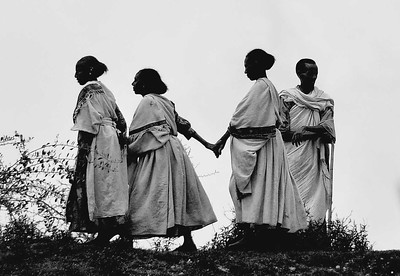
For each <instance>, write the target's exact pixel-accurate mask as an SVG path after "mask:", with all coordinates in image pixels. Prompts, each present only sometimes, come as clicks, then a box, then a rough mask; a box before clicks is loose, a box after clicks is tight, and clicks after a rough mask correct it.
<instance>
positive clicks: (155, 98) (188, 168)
mask: <svg viewBox="0 0 400 276" xmlns="http://www.w3.org/2000/svg"><path fill="white" fill-rule="evenodd" d="M129 131H130V137H129V139H130V144H129V150H128V152H129V155H130V156H129V158H135V157H138V158H137V163H136V162H133V163H131V164H130V165H129V167H128V174H129V185H130V191H129V197H130V200H129V212H128V218H129V225H130V226H129V231H130V234H131V235H133V236H139V237H140V236H142V237H151V236H168V235H171V236H175V235H180V234H181V233H179V231H175V230H174V231H172V232H171V230H170V229H173V228H174V227H175V228H176V227H181V226H183V227H186V228H189V229H190V230H195V229H199V228H202V227H204V226H206V225H209V224H211V223H214V222H215V221H217V219H216V217H215V214H214V211H213V209H212V206H211V203H210V201H209V199H208V197H207V195H206V193H205V191H204V189H203V187H202V185H201V183H200V180H199V178H198V176H197V174H196V172H195V170H194V167H193V165H192V163H191V161H190V159H189V157H188V155H187V154H186V151H185V149H184V147H183V145H182V144H181V142H180V141H179V139H178V138H177V125H176V113H175V109H174V105H173V103H172V102H171V101H169V100H168V99H167V98H165V97H163V96H161V95H157V94H148V95H145V96H144V97H143V99H142V101H141V102H140V104H139V106H138V108H137V109H136V111H135V114H134V116H133V119H132V124H131V126H130V128H129Z"/></svg>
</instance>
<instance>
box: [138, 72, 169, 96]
mask: <svg viewBox="0 0 400 276" xmlns="http://www.w3.org/2000/svg"><path fill="white" fill-rule="evenodd" d="M138 73H139V74H140V80H141V81H142V82H143V83H144V84H145V88H146V92H148V93H154V94H164V93H165V92H167V90H168V87H167V85H166V84H165V83H164V82H163V81H162V80H161V76H160V74H159V73H158V72H157V71H156V70H154V69H152V68H145V69H142V70H140V71H139V72H138Z"/></svg>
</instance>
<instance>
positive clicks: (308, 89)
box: [298, 84, 314, 94]
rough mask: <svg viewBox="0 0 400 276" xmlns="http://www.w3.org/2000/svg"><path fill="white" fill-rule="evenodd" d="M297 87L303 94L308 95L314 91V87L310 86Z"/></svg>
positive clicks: (301, 85)
mask: <svg viewBox="0 0 400 276" xmlns="http://www.w3.org/2000/svg"><path fill="white" fill-rule="evenodd" d="M298 87H299V89H300V90H301V92H303V93H304V94H310V93H311V92H312V91H313V90H314V85H312V86H310V85H303V84H300V85H299V86H298Z"/></svg>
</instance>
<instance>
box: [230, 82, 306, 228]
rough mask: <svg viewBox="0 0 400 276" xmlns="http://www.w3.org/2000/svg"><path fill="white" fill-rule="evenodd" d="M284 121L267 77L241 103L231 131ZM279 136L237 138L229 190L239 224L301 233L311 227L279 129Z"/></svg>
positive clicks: (231, 125) (235, 113) (277, 98)
mask: <svg viewBox="0 0 400 276" xmlns="http://www.w3.org/2000/svg"><path fill="white" fill-rule="evenodd" d="M281 121H282V120H281V117H280V106H279V97H278V94H277V92H276V89H275V87H274V85H273V84H272V83H271V82H270V81H269V80H268V79H267V78H261V79H258V80H257V81H256V83H255V84H254V85H253V87H252V88H251V89H250V91H249V93H248V94H247V95H246V96H245V97H244V99H243V100H242V101H241V102H240V103H239V105H238V107H237V108H236V111H235V112H234V114H233V116H232V120H231V122H230V127H234V128H236V129H243V128H260V127H265V128H267V127H268V128H270V127H271V126H275V125H279V124H280V123H281ZM270 129H273V128H270ZM273 134H274V135H269V136H268V137H266V138H264V139H257V138H253V139H238V138H235V137H234V136H233V137H232V138H231V146H230V148H231V165H232V176H231V180H230V185H229V191H230V194H231V197H232V200H233V203H234V207H235V212H236V222H238V223H254V224H259V225H261V224H264V225H269V226H280V227H283V228H285V229H288V230H289V231H290V232H295V231H297V230H299V229H304V228H305V227H306V224H307V221H306V214H305V210H304V207H303V203H302V202H301V199H300V196H299V193H298V190H297V186H296V184H295V181H294V179H293V177H292V175H291V174H290V172H289V165H288V160H287V157H286V151H285V147H284V144H283V140H282V136H281V134H280V132H279V131H278V130H276V129H275V130H274V133H273Z"/></svg>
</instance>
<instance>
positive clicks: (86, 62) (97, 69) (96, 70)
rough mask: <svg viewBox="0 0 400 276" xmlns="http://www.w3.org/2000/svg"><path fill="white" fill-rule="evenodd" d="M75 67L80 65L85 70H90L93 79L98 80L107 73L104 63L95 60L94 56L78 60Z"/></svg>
mask: <svg viewBox="0 0 400 276" xmlns="http://www.w3.org/2000/svg"><path fill="white" fill-rule="evenodd" d="M76 65H80V66H83V67H84V68H85V69H87V70H91V72H92V76H93V77H94V78H98V77H100V76H101V75H103V74H104V73H105V72H107V71H108V68H107V66H106V65H105V64H104V63H102V62H100V61H98V60H97V58H95V57H94V56H85V57H83V58H81V59H80V60H78V62H77V63H76Z"/></svg>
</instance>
